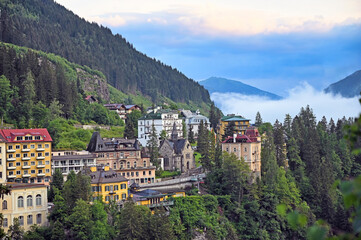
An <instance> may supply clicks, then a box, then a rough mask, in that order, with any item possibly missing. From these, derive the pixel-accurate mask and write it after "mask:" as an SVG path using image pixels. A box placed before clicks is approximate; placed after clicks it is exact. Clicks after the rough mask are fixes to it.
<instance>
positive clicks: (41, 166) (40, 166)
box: [36, 164, 45, 168]
mask: <svg viewBox="0 0 361 240" xmlns="http://www.w3.org/2000/svg"><path fill="white" fill-rule="evenodd" d="M36 167H37V168H44V167H45V165H44V164H40V165H38V166H36Z"/></svg>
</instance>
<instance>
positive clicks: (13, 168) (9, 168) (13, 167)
mask: <svg viewBox="0 0 361 240" xmlns="http://www.w3.org/2000/svg"><path fill="white" fill-rule="evenodd" d="M15 169H16V167H15V166H12V167H8V170H15Z"/></svg>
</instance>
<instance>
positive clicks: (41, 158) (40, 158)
mask: <svg viewBox="0 0 361 240" xmlns="http://www.w3.org/2000/svg"><path fill="white" fill-rule="evenodd" d="M44 159H45V157H36V160H44Z"/></svg>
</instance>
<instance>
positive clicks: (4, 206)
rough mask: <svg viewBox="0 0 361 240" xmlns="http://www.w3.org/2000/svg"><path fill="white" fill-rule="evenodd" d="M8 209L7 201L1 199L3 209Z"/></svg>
mask: <svg viewBox="0 0 361 240" xmlns="http://www.w3.org/2000/svg"><path fill="white" fill-rule="evenodd" d="M6 209H8V202H7V201H6V200H4V201H3V210H6Z"/></svg>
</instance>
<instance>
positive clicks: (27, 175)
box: [23, 173, 31, 177]
mask: <svg viewBox="0 0 361 240" xmlns="http://www.w3.org/2000/svg"><path fill="white" fill-rule="evenodd" d="M30 176H31V175H30V174H28V173H27V174H23V177H30Z"/></svg>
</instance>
